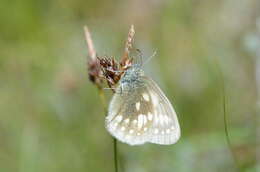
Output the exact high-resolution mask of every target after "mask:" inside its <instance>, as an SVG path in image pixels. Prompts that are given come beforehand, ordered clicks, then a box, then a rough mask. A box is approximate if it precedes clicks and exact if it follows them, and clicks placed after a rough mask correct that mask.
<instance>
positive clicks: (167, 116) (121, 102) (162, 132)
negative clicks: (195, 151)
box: [106, 77, 180, 145]
mask: <svg viewBox="0 0 260 172" xmlns="http://www.w3.org/2000/svg"><path fill="white" fill-rule="evenodd" d="M141 81H142V83H143V84H142V86H140V87H136V88H134V89H132V90H130V91H124V90H123V89H122V88H120V87H118V88H117V90H116V92H117V93H116V94H114V96H113V98H112V100H111V103H110V105H109V112H108V116H107V118H106V128H107V129H108V131H109V132H110V133H111V134H112V135H113V136H114V137H116V138H117V139H118V140H120V141H122V142H125V143H128V144H130V145H138V144H143V143H145V142H151V143H156V144H173V143H175V142H176V141H177V140H178V139H179V137H180V128H179V124H178V119H177V116H176V114H175V111H174V110H173V108H172V105H171V104H170V102H169V100H168V99H167V98H166V96H165V95H164V94H163V92H162V91H161V90H160V88H159V87H158V86H157V85H156V83H155V82H153V81H152V80H151V79H150V78H148V77H142V78H141Z"/></svg>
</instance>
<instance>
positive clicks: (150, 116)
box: [148, 112, 153, 121]
mask: <svg viewBox="0 0 260 172" xmlns="http://www.w3.org/2000/svg"><path fill="white" fill-rule="evenodd" d="M152 119H153V115H152V114H151V113H150V112H148V120H149V121H151V120H152Z"/></svg>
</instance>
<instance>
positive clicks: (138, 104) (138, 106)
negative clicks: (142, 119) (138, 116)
mask: <svg viewBox="0 0 260 172" xmlns="http://www.w3.org/2000/svg"><path fill="white" fill-rule="evenodd" d="M140 105H141V104H140V102H137V103H136V104H135V107H136V110H137V111H139V110H140Z"/></svg>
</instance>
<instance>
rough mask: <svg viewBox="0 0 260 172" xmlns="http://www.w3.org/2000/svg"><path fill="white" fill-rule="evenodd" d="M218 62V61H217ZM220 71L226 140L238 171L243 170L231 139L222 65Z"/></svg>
mask: <svg viewBox="0 0 260 172" xmlns="http://www.w3.org/2000/svg"><path fill="white" fill-rule="evenodd" d="M216 64H217V63H216ZM217 69H218V72H219V74H220V81H221V92H222V108H223V122H224V132H225V138H226V142H227V145H228V149H229V151H230V153H231V155H232V157H233V160H234V164H235V168H236V169H237V171H241V170H240V168H239V165H238V160H237V157H236V154H235V152H234V150H233V149H232V144H231V141H230V135H229V130H228V119H227V107H226V105H227V103H226V88H225V81H224V76H223V73H222V71H221V69H220V67H219V66H218V65H217Z"/></svg>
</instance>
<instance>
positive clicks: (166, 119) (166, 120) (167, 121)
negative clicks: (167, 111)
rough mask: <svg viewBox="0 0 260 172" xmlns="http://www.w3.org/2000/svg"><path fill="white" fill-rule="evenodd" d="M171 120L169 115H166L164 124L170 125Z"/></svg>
mask: <svg viewBox="0 0 260 172" xmlns="http://www.w3.org/2000/svg"><path fill="white" fill-rule="evenodd" d="M169 119H170V118H169V117H168V116H167V115H164V122H165V123H166V124H168V123H169V122H170V120H169Z"/></svg>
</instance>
